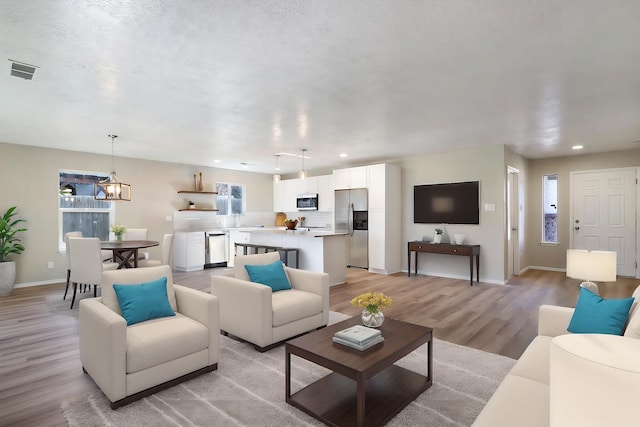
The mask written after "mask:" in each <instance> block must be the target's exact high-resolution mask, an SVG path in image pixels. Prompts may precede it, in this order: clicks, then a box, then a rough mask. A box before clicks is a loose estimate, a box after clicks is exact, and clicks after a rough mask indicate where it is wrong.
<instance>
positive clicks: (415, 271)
mask: <svg viewBox="0 0 640 427" xmlns="http://www.w3.org/2000/svg"><path fill="white" fill-rule="evenodd" d="M415 254H416V255H415V257H416V259H415V262H414V263H413V265H414V268H415V270H414V273H415V274H416V276H417V275H418V251H415Z"/></svg>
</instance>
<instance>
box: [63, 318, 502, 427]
mask: <svg viewBox="0 0 640 427" xmlns="http://www.w3.org/2000/svg"><path fill="white" fill-rule="evenodd" d="M347 317H348V316H345V315H343V314H340V313H334V312H332V313H331V316H330V323H334V322H337V321H340V320H343V319H344V318H347ZM220 339H221V342H220V344H221V353H220V363H219V364H218V370H216V371H214V372H211V373H208V374H205V375H202V376H200V377H198V378H195V379H193V380H190V381H188V382H185V383H182V384H180V385H177V386H175V387H172V388H170V389H167V390H163V391H161V392H159V393H156V394H154V395H152V396H149V397H146V398H144V399H142V400H139V401H137V402H134V403H132V404H130V405H128V406H125V407H122V408H119V409H117V410H115V411H114V410H111V409H110V407H109V401H108V400H107V399H106V397H104V395H103V394H102V393H100V392H97V391H96V392H93V393H90V394H88V395H86V396H82V397H77V398H74V399H73V400H68V401H65V402H63V404H62V410H63V412H64V415H65V417H66V419H67V421H68V423H69V425H70V426H72V427H74V426H101V425H104V426H127V427H128V426H154V427H158V426H305V425H307V426H316V425H323V424H322V423H320V422H319V421H318V420H316V419H314V418H313V417H310V416H308V415H307V414H305V413H304V412H302V411H299V410H298V409H296V408H294V407H293V406H291V405H289V404H287V403H286V402H285V396H284V394H285V390H284V383H285V373H284V368H285V366H284V365H285V364H284V346H283V345H282V346H279V347H277V348H275V349H273V350H270V351H268V352H265V353H259V352H258V351H256V350H254V349H253V347H252V346H250V345H249V344H247V343H243V342H239V341H235V340H233V339H230V338H228V337H225V336H220ZM514 363H515V360H513V359H510V358H508V357H504V356H499V355H495V354H491V353H487V352H483V351H480V350H476V349H472V348H468V347H463V346H459V345H456V344H451V343H448V342H446V341H441V340H437V339H434V344H433V377H434V382H433V385H432V386H431V387H430V388H429V389H427V390H426V391H425V392H423V393H422V394H421V395H420V396H418V398H417V399H415V400H414V401H413V402H412V403H410V404H409V405H408V406H407V407H406V408H404V410H402V412H400V413H399V414H398V415H397V416H396V417H395V418H393V419H392V420H391V421H390V422H389V423H388V424H387V425H388V426H425V427H429V426H433V427H449V426H469V425H471V424H472V423H473V421H474V420H475V418H476V417H477V415H478V414H479V413H480V411H481V410H482V408H483V407H484V405H485V404H486V403H487V401H488V399H489V398H490V397H491V395H492V394H493V392H494V391H495V389H496V388H497V386H498V384H499V383H500V381H501V380H502V378H503V377H504V376H505V375H506V373H507V372H508V371H509V369H511V367H512V366H513V364H514ZM397 364H398V365H400V366H403V367H405V368H407V369H411V370H414V371H416V372H419V373H421V374H423V375H424V374H426V345H423V346H421V347H420V348H419V349H418V350H416V351H414V352H412V353H411V354H409V355H407V356H406V357H404V358H403V359H401V360H399V361H398V362H397ZM291 369H292V392H296V391H298V390H300V389H301V388H303V387H305V386H306V385H308V384H310V383H312V382H313V381H315V380H317V379H319V378H321V377H323V376H325V375H327V374H328V373H329V371H328V370H327V369H324V368H322V367H320V366H317V365H315V364H313V363H311V362H308V361H306V360H304V359H301V358H298V357H292V367H291Z"/></svg>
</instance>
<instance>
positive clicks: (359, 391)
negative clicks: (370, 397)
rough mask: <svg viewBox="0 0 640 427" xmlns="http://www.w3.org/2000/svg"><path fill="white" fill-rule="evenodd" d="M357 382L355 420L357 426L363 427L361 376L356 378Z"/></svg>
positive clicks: (363, 410) (362, 383) (362, 385)
mask: <svg viewBox="0 0 640 427" xmlns="http://www.w3.org/2000/svg"><path fill="white" fill-rule="evenodd" d="M356 382H357V384H358V385H357V406H356V412H357V420H358V426H364V425H365V424H364V412H365V407H364V403H365V402H364V389H365V387H364V378H363V377H362V375H360V376H358V379H357V380H356Z"/></svg>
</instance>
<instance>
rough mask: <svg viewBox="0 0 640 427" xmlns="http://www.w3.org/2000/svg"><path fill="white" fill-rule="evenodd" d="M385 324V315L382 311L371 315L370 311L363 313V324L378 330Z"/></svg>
mask: <svg viewBox="0 0 640 427" xmlns="http://www.w3.org/2000/svg"><path fill="white" fill-rule="evenodd" d="M382 322H384V314H382V312H381V311H377V312H375V313H371V312H370V311H368V310H363V311H362V324H363V325H364V326H368V327H370V328H377V327H379V326H380V325H382Z"/></svg>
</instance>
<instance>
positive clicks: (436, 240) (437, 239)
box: [433, 234, 442, 243]
mask: <svg viewBox="0 0 640 427" xmlns="http://www.w3.org/2000/svg"><path fill="white" fill-rule="evenodd" d="M440 241H442V234H434V235H433V243H440Z"/></svg>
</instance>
